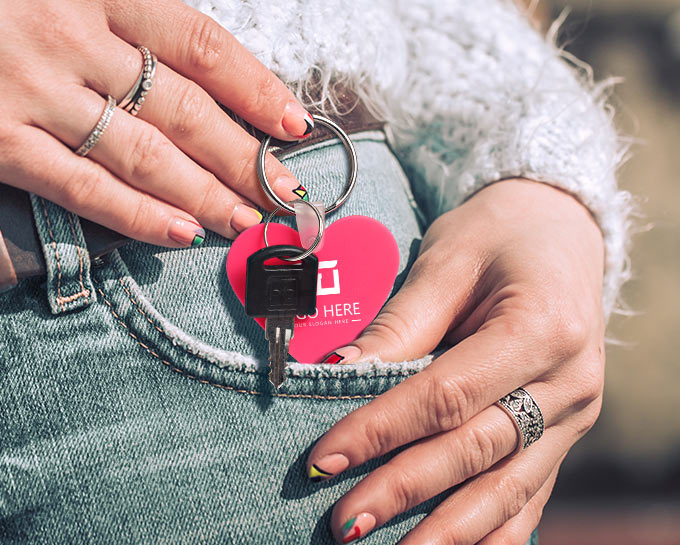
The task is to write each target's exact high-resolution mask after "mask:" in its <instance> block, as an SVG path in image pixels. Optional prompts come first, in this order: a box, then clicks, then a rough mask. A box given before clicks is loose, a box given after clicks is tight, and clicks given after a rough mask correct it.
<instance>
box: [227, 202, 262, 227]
mask: <svg viewBox="0 0 680 545" xmlns="http://www.w3.org/2000/svg"><path fill="white" fill-rule="evenodd" d="M261 221H262V214H260V213H259V212H258V211H257V210H255V209H254V208H250V206H246V205H245V204H237V205H236V206H235V207H234V212H233V214H232V215H231V227H232V228H233V229H234V231H238V232H239V233H240V232H241V231H245V230H246V229H248V227H252V226H253V225H257V224H258V223H260V222H261Z"/></svg>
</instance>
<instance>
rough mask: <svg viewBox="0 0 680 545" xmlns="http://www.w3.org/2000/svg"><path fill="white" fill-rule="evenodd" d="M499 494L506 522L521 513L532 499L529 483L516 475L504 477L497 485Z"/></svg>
mask: <svg viewBox="0 0 680 545" xmlns="http://www.w3.org/2000/svg"><path fill="white" fill-rule="evenodd" d="M496 490H497V493H498V494H499V496H500V502H499V503H500V509H501V514H502V517H503V519H504V520H509V519H511V518H512V517H514V516H515V515H516V514H517V513H519V512H520V511H521V510H522V509H523V508H524V506H525V505H526V504H527V502H528V501H529V500H530V499H531V494H530V493H529V490H528V488H527V483H525V482H522V479H519V478H517V476H516V475H513V474H509V475H505V476H503V477H502V478H501V479H500V481H499V482H498V484H497V487H496Z"/></svg>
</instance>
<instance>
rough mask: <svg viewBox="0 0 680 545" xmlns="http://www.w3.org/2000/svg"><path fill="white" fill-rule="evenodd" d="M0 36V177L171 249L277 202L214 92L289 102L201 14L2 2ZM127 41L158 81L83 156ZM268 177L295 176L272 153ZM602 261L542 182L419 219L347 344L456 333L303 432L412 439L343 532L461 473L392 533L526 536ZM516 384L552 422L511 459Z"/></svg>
mask: <svg viewBox="0 0 680 545" xmlns="http://www.w3.org/2000/svg"><path fill="white" fill-rule="evenodd" d="M74 21H77V22H78V24H75V23H74ZM178 28H179V29H181V32H179V33H178V32H177V29H178ZM0 36H1V37H2V38H1V39H0V58H2V63H0V96H2V97H3V100H2V101H0V179H1V180H2V181H3V182H6V183H9V184H11V185H14V186H16V187H19V188H22V189H25V190H27V191H32V192H35V193H37V194H39V195H41V196H43V197H46V198H47V199H50V200H52V201H54V202H56V203H58V204H60V205H62V206H64V207H65V208H67V209H69V210H71V211H73V212H75V213H77V214H79V215H81V216H83V217H85V218H89V219H91V220H94V221H96V222H98V223H100V224H103V225H105V226H107V227H110V228H112V229H114V230H116V231H118V232H120V233H123V234H125V235H127V236H130V237H132V238H135V239H138V240H141V241H144V242H149V243H153V244H159V245H165V246H178V245H180V244H178V242H177V241H176V240H174V239H172V238H170V237H169V226H170V225H171V224H173V223H174V222H176V220H177V219H180V220H184V221H186V222H191V223H195V224H199V223H200V224H201V225H203V226H205V227H206V228H208V229H211V230H214V231H216V232H217V233H219V234H221V235H223V236H225V237H229V238H233V237H234V236H235V235H236V234H237V231H238V230H239V229H236V228H235V227H234V224H233V222H232V219H233V217H234V215H235V213H236V212H235V211H236V210H237V209H238V208H239V207H241V209H243V207H244V206H250V205H253V204H258V205H261V206H263V207H266V208H271V204H270V202H269V201H268V199H267V198H266V196H265V195H264V194H263V192H262V190H261V188H260V185H259V183H258V181H257V176H256V172H255V161H254V157H255V155H256V153H257V149H258V147H259V143H258V142H257V140H255V139H254V138H252V137H250V136H249V135H247V134H246V133H245V132H244V131H243V130H242V129H241V128H240V127H239V126H237V125H236V124H235V123H234V122H232V121H231V120H230V119H229V118H228V117H227V116H226V115H225V114H224V113H223V112H222V110H221V109H220V108H219V107H218V106H217V105H216V104H215V100H218V101H219V102H221V103H223V104H224V105H225V106H227V107H228V108H230V109H231V110H232V111H234V112H235V113H237V114H239V115H240V116H241V117H243V118H244V119H246V120H247V121H249V122H250V123H252V124H253V125H255V126H256V127H258V128H260V129H262V130H263V131H265V132H267V133H269V134H272V135H273V136H275V137H277V138H280V139H284V140H293V139H296V138H299V135H293V134H291V132H289V131H290V123H286V116H288V115H289V114H290V111H289V110H288V109H287V106H289V105H290V104H291V102H293V103H295V104H297V103H296V102H295V100H294V97H293V95H292V94H291V92H290V91H289V90H288V89H287V88H286V87H285V85H284V84H283V83H282V82H281V81H279V80H278V79H277V78H276V77H275V76H274V75H273V74H272V73H271V72H270V71H269V70H267V69H266V68H265V67H264V66H263V65H262V64H261V63H259V61H257V60H256V59H255V58H254V57H253V56H252V55H251V54H250V53H248V52H247V51H246V50H245V49H244V48H243V47H242V46H241V45H240V44H239V43H238V42H237V41H236V40H235V39H234V38H233V36H231V35H230V34H229V33H228V32H226V31H225V30H223V29H222V28H220V27H219V26H218V25H217V24H215V23H214V22H213V21H212V20H211V19H209V18H208V17H206V16H204V15H202V14H200V13H198V12H196V11H194V10H192V9H190V8H188V7H187V6H185V5H184V4H183V3H181V2H179V1H177V0H156V1H142V0H115V1H113V0H110V1H104V0H39V1H37V2H32V3H31V5H30V6H28V5H27V4H25V3H22V2H4V3H2V4H0ZM133 44H135V45H136V44H144V45H146V46H147V47H149V49H150V50H151V51H152V52H154V53H155V54H156V55H157V56H158V59H159V66H158V70H157V74H156V78H155V80H154V87H153V88H152V90H151V92H150V93H149V95H148V97H147V100H146V102H145V104H144V107H143V108H142V110H141V112H140V114H139V116H138V117H136V118H135V117H133V116H131V115H129V114H128V113H127V112H124V111H123V110H120V109H118V110H116V112H115V114H114V116H113V118H112V121H111V125H110V126H109V128H108V129H107V130H106V132H105V133H104V135H103V137H102V138H101V140H100V142H99V143H98V144H97V146H96V147H95V148H94V149H93V150H92V152H91V153H90V154H89V155H88V156H87V157H86V158H81V157H77V156H76V155H75V154H74V153H73V149H75V148H77V147H78V146H79V145H80V144H81V143H82V142H83V140H84V139H85V138H86V136H87V135H88V133H89V132H90V131H91V130H92V127H93V126H94V125H95V124H96V122H97V119H98V118H99V116H100V115H101V112H102V111H103V109H104V105H105V98H104V97H105V96H106V95H107V94H111V95H112V96H114V97H115V98H117V99H120V98H122V97H123V96H124V95H125V94H126V93H127V91H128V89H129V87H130V86H131V84H132V82H134V81H135V80H136V78H137V76H138V74H139V71H140V69H141V62H142V61H141V55H140V54H139V52H138V51H137V50H136V49H135V47H134V45H133ZM297 112H298V119H297V121H298V122H299V121H300V118H299V116H300V115H301V114H300V112H301V107H299V105H298V110H297ZM303 113H304V112H303ZM288 121H289V122H290V119H288ZM293 121H295V120H293ZM298 125H299V123H298ZM267 172H268V174H269V177H270V179H273V180H275V179H277V178H278V177H280V176H288V177H290V178H292V174H290V172H288V171H287V170H286V169H285V167H283V166H282V165H281V164H280V163H279V162H278V161H276V160H275V159H274V158H273V157H271V156H269V157H268V158H267ZM282 196H283V195H282ZM602 268H603V245H602V238H601V235H600V233H599V231H598V229H597V227H596V225H595V223H594V221H593V220H592V218H591V217H590V216H589V214H588V212H587V211H586V210H585V208H583V207H582V206H581V205H580V204H579V203H578V202H577V201H576V200H574V199H573V198H572V197H570V196H569V195H566V194H564V193H562V192H561V191H559V190H557V189H554V188H552V187H549V186H547V185H545V184H538V183H534V182H530V181H524V180H511V181H503V182H499V183H496V184H494V185H492V186H490V187H488V188H486V189H484V190H482V191H480V192H479V193H478V194H477V195H475V196H474V197H472V198H471V199H470V200H469V201H468V202H467V203H465V204H464V205H462V206H460V207H459V208H457V209H456V210H453V211H451V212H449V213H447V214H444V215H443V216H441V217H440V218H439V219H438V220H437V221H436V222H435V223H434V224H433V225H432V226H431V227H430V229H429V230H428V232H427V235H426V237H425V239H424V241H423V244H422V248H421V254H420V257H419V259H418V261H417V263H416V264H415V266H414V267H413V270H412V271H411V274H410V276H409V280H408V281H407V283H406V285H405V286H404V287H403V289H402V290H401V291H400V292H399V294H397V296H396V297H395V298H394V299H393V300H391V302H390V303H389V304H388V305H387V306H386V307H385V309H384V311H383V312H382V313H381V315H380V316H379V317H378V318H377V319H376V320H375V322H374V323H373V325H372V326H371V327H369V328H368V329H367V331H366V332H365V334H364V335H363V336H362V337H361V338H360V339H358V340H357V341H356V343H355V347H356V348H358V349H359V351H360V356H359V357H358V359H375V358H381V359H384V360H396V361H398V360H403V359H407V358H416V357H420V356H423V355H425V354H427V353H428V352H430V351H431V350H432V349H434V348H435V347H436V346H437V345H438V344H439V343H440V341H441V340H446V341H448V342H449V343H451V344H453V345H454V347H453V348H452V349H450V350H449V351H448V352H447V353H446V354H444V355H443V356H441V357H440V358H438V359H437V360H436V361H435V362H433V363H432V364H431V365H430V366H429V367H428V368H426V369H425V370H424V371H422V372H421V373H419V374H418V375H416V376H414V377H411V378H409V379H408V380H406V381H404V382H403V383H401V384H400V385H398V386H397V387H395V388H393V389H392V390H390V391H389V392H386V393H385V394H383V395H382V396H380V397H379V398H377V399H375V400H374V401H372V402H371V403H369V404H367V405H366V406H364V407H362V408H360V409H358V410H356V411H354V412H353V413H351V414H349V415H348V416H347V417H345V418H343V419H342V420H341V421H340V422H338V423H337V424H336V425H335V426H334V427H333V428H331V429H330V430H329V432H328V433H327V434H325V435H324V436H323V437H322V438H321V439H320V441H319V442H318V443H317V444H316V446H315V447H314V449H313V451H312V452H311V454H310V457H309V461H308V463H309V465H311V464H312V463H315V462H317V461H319V460H320V459H321V458H323V456H325V455H327V454H332V453H343V454H344V455H345V456H346V457H347V458H348V460H349V464H350V467H354V466H357V465H360V464H362V463H363V462H365V461H366V460H369V459H371V458H374V457H377V456H380V455H382V454H383V453H386V452H389V451H391V450H393V449H394V448H396V447H398V446H401V445H405V444H407V443H413V444H412V445H411V446H410V447H409V448H408V449H406V450H404V451H403V452H401V453H400V454H399V455H397V456H395V457H394V458H392V459H391V460H390V461H389V462H388V463H386V464H385V465H383V466H382V467H380V468H378V469H377V470H375V471H373V472H372V473H371V474H369V475H368V476H367V477H366V478H365V479H364V480H363V481H362V482H360V483H359V484H357V485H356V486H355V487H354V488H353V489H352V490H351V491H350V492H349V493H348V494H346V495H345V496H344V497H342V498H341V499H340V500H339V502H338V503H337V504H336V506H335V508H334V510H333V516H332V526H333V531H334V533H335V535H336V538H340V533H339V528H340V526H341V525H342V524H343V523H344V522H345V521H346V520H347V519H348V518H349V517H351V516H353V515H356V514H359V513H361V512H370V513H372V515H373V516H374V517H375V518H376V520H377V524H378V525H381V524H384V523H385V522H387V521H388V520H389V519H390V518H392V517H394V516H395V515H397V514H398V513H400V512H402V511H404V510H407V509H409V508H410V507H413V506H415V505H417V504H419V503H421V502H423V501H424V500H426V499H427V498H429V497H432V496H434V495H436V494H438V493H440V492H442V491H444V490H447V489H448V488H450V487H451V486H453V485H456V484H458V483H464V484H463V486H462V487H460V488H459V489H458V490H457V491H456V492H455V493H454V494H453V495H452V496H451V497H450V498H449V499H448V500H446V501H444V502H443V503H442V504H441V505H440V506H439V507H437V509H435V510H434V512H433V513H432V514H430V515H429V516H428V517H427V518H426V519H425V520H424V521H423V522H421V523H420V524H419V525H418V526H417V527H416V528H415V529H414V530H413V531H411V532H410V533H409V534H408V535H407V536H405V538H404V539H403V540H402V543H404V544H415V543H419V544H422V543H428V544H444V543H446V544H450V543H455V544H464V543H478V542H479V543H482V544H484V545H494V544H501V543H502V544H517V545H522V544H523V543H524V541H525V540H526V538H527V537H528V535H529V533H530V532H531V530H532V529H533V528H534V527H535V525H536V524H537V522H538V519H539V518H540V513H541V510H542V508H543V505H544V504H545V502H546V501H547V499H548V497H549V495H550V492H551V489H552V486H553V483H554V480H555V477H556V474H557V470H558V467H559V464H560V462H561V460H562V459H563V457H564V455H565V454H566V452H567V451H568V450H569V448H570V447H571V446H572V445H573V443H574V442H575V441H576V440H578V438H579V437H581V436H582V435H583V434H584V433H585V432H586V431H587V430H588V429H589V428H590V427H591V426H592V424H593V423H594V421H595V419H596V418H597V415H598V413H599V408H600V403H601V396H602V375H603V367H604V351H603V331H604V324H603V317H602V309H601V285H602ZM416 332H417V335H416ZM519 386H525V387H526V388H527V389H528V390H529V391H530V392H531V393H532V394H533V395H534V397H535V398H536V400H537V402H538V403H539V405H540V406H541V408H542V409H543V414H544V417H545V421H546V427H547V429H546V432H545V435H544V437H543V438H542V439H541V440H539V441H538V442H537V443H536V444H535V445H533V446H532V447H530V448H529V449H527V450H526V451H524V452H522V453H521V454H519V455H517V456H514V457H509V456H508V455H509V454H510V453H511V452H512V451H513V450H514V448H515V445H516V442H517V436H516V433H515V431H514V428H513V426H512V424H511V421H510V420H509V417H508V416H507V415H505V413H503V412H502V411H501V410H500V409H498V408H497V407H494V406H493V402H494V401H496V400H497V399H498V398H500V397H501V396H503V395H505V394H506V393H508V392H510V391H512V390H514V389H515V388H517V387H519ZM357 432H358V433H357Z"/></svg>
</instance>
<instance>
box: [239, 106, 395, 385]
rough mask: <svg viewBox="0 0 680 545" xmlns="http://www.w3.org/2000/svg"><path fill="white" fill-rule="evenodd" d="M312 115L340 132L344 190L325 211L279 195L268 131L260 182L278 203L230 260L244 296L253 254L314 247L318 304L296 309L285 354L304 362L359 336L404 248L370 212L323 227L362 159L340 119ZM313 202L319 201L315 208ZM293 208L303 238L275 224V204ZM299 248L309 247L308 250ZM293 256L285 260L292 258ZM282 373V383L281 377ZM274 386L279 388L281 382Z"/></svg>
mask: <svg viewBox="0 0 680 545" xmlns="http://www.w3.org/2000/svg"><path fill="white" fill-rule="evenodd" d="M314 120H315V121H316V122H318V123H319V124H321V125H324V126H326V127H327V128H329V129H330V130H332V131H333V132H335V133H336V134H337V136H338V137H339V138H340V140H341V141H342V142H343V144H344V146H345V149H346V150H347V153H348V155H349V159H350V174H349V177H348V180H347V183H346V185H345V190H344V191H343V194H342V195H341V196H340V198H339V199H338V200H337V201H335V202H334V203H333V204H332V205H331V206H329V207H328V208H326V209H325V210H324V208H323V205H320V206H319V205H318V204H316V203H314V204H312V203H309V202H306V201H303V200H301V199H298V200H296V201H292V202H291V203H286V202H284V201H282V200H281V199H280V198H279V197H278V195H276V194H275V193H274V192H273V191H272V189H271V187H270V185H269V181H268V179H267V176H266V173H265V172H264V158H265V154H266V151H267V147H268V145H269V140H270V137H266V138H265V139H264V140H263V142H262V145H261V147H260V153H259V155H258V175H259V178H260V181H261V183H262V187H263V189H264V190H265V192H266V193H267V195H268V196H269V197H270V198H271V200H272V201H274V202H275V203H276V204H277V210H275V211H274V212H272V214H270V215H269V217H268V218H267V220H266V221H265V223H264V224H260V225H257V226H255V227H251V228H250V229H247V230H246V231H244V232H243V233H241V234H240V235H239V236H238V238H237V239H236V240H235V241H234V243H233V244H232V246H231V248H230V250H229V254H228V256H227V265H226V267H227V276H228V279H229V282H230V284H231V286H232V288H233V290H234V292H235V294H236V296H237V297H238V298H239V300H240V301H241V303H245V299H246V281H247V279H246V270H247V261H248V258H249V257H250V256H252V255H253V254H255V253H256V252H257V251H259V250H262V249H263V248H265V247H269V246H274V245H277V246H278V245H289V246H296V247H299V249H300V251H301V255H303V256H304V255H308V254H311V253H312V252H311V251H309V248H310V247H311V249H312V250H313V253H314V254H315V256H316V258H317V259H318V277H317V284H316V310H315V312H313V313H311V314H305V315H296V316H295V320H294V328H293V331H291V338H290V339H289V345H288V353H289V354H290V355H291V356H292V357H293V358H295V359H296V360H297V361H299V362H301V363H321V362H323V361H324V360H325V359H327V358H328V356H329V355H331V354H332V353H333V351H334V350H336V349H337V348H340V347H342V346H345V345H347V344H349V343H351V342H352V341H353V340H355V339H356V338H357V337H358V336H359V335H360V334H361V332H362V331H363V330H364V329H365V328H366V327H367V326H368V325H369V324H370V323H371V321H373V319H374V318H375V317H376V316H377V314H378V312H379V311H380V309H381V308H382V306H383V305H384V303H385V301H386V300H387V298H388V296H389V294H390V292H391V291H392V288H393V286H394V280H395V278H396V275H397V272H398V267H399V249H398V247H397V243H396V241H395V239H394V236H393V235H392V233H390V231H389V230H388V229H387V227H385V226H384V225H383V224H382V223H380V222H379V221H377V220H375V219H373V218H370V217H367V216H348V217H345V218H341V219H339V220H337V221H335V222H333V223H331V224H330V225H329V226H328V227H325V228H324V224H323V222H324V214H326V215H329V214H331V213H332V212H333V211H334V210H336V209H337V208H338V207H340V206H341V205H342V204H343V203H344V202H345V201H346V200H347V198H348V197H349V195H350V193H351V191H352V190H353V188H354V185H355V183H356V175H357V159H356V151H355V149H354V145H353V144H352V142H351V140H350V139H349V137H348V136H347V135H346V133H345V132H344V131H343V130H342V129H341V128H340V127H338V126H337V124H335V123H334V122H332V121H331V120H328V119H326V118H323V117H321V116H314ZM291 204H293V205H295V207H294V206H291ZM301 206H304V207H310V209H311V210H312V211H313V212H314V213H313V214H309V215H308V217H307V218H305V217H299V215H300V214H299V213H300V207H301ZM314 206H316V207H317V208H316V209H314ZM296 207H297V212H298V214H297V216H298V226H299V228H300V231H301V233H302V239H303V240H302V241H301V235H300V234H299V233H298V231H295V230H294V229H292V228H290V227H288V226H285V225H281V224H270V222H271V220H272V219H273V217H274V215H275V214H276V212H277V211H278V210H286V211H287V212H288V213H290V214H296ZM310 218H311V220H310ZM315 220H316V221H318V228H317V229H314V225H313V222H314V221H315ZM310 221H311V222H312V227H311V229H312V231H310V227H309V225H310ZM302 247H304V248H305V249H307V251H306V252H303V251H302V250H303V248H302ZM294 257H295V256H293V258H294ZM298 257H300V256H298ZM293 258H290V259H287V261H293V260H294V259H293ZM254 319H255V321H256V322H257V323H258V324H260V326H262V327H264V326H265V318H254ZM270 341H271V339H270ZM270 346H271V344H270ZM273 357H274V356H273V355H272V358H273ZM272 370H274V360H273V359H272ZM284 378H285V377H284ZM280 380H281V382H282V381H283V378H281V379H280ZM273 382H274V381H273ZM275 386H277V387H278V384H275Z"/></svg>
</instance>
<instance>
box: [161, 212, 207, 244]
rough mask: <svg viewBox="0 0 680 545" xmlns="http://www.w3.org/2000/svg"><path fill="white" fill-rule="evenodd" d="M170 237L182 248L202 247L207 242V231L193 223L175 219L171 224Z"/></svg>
mask: <svg viewBox="0 0 680 545" xmlns="http://www.w3.org/2000/svg"><path fill="white" fill-rule="evenodd" d="M168 236H169V237H170V238H171V239H172V240H174V241H175V242H177V243H178V244H181V245H182V246H192V247H196V246H200V245H201V244H203V241H204V240H205V229H203V227H201V226H200V225H198V223H194V222H193V221H188V220H184V219H181V218H175V219H174V220H172V221H171V222H170V227H169V228H168Z"/></svg>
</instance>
